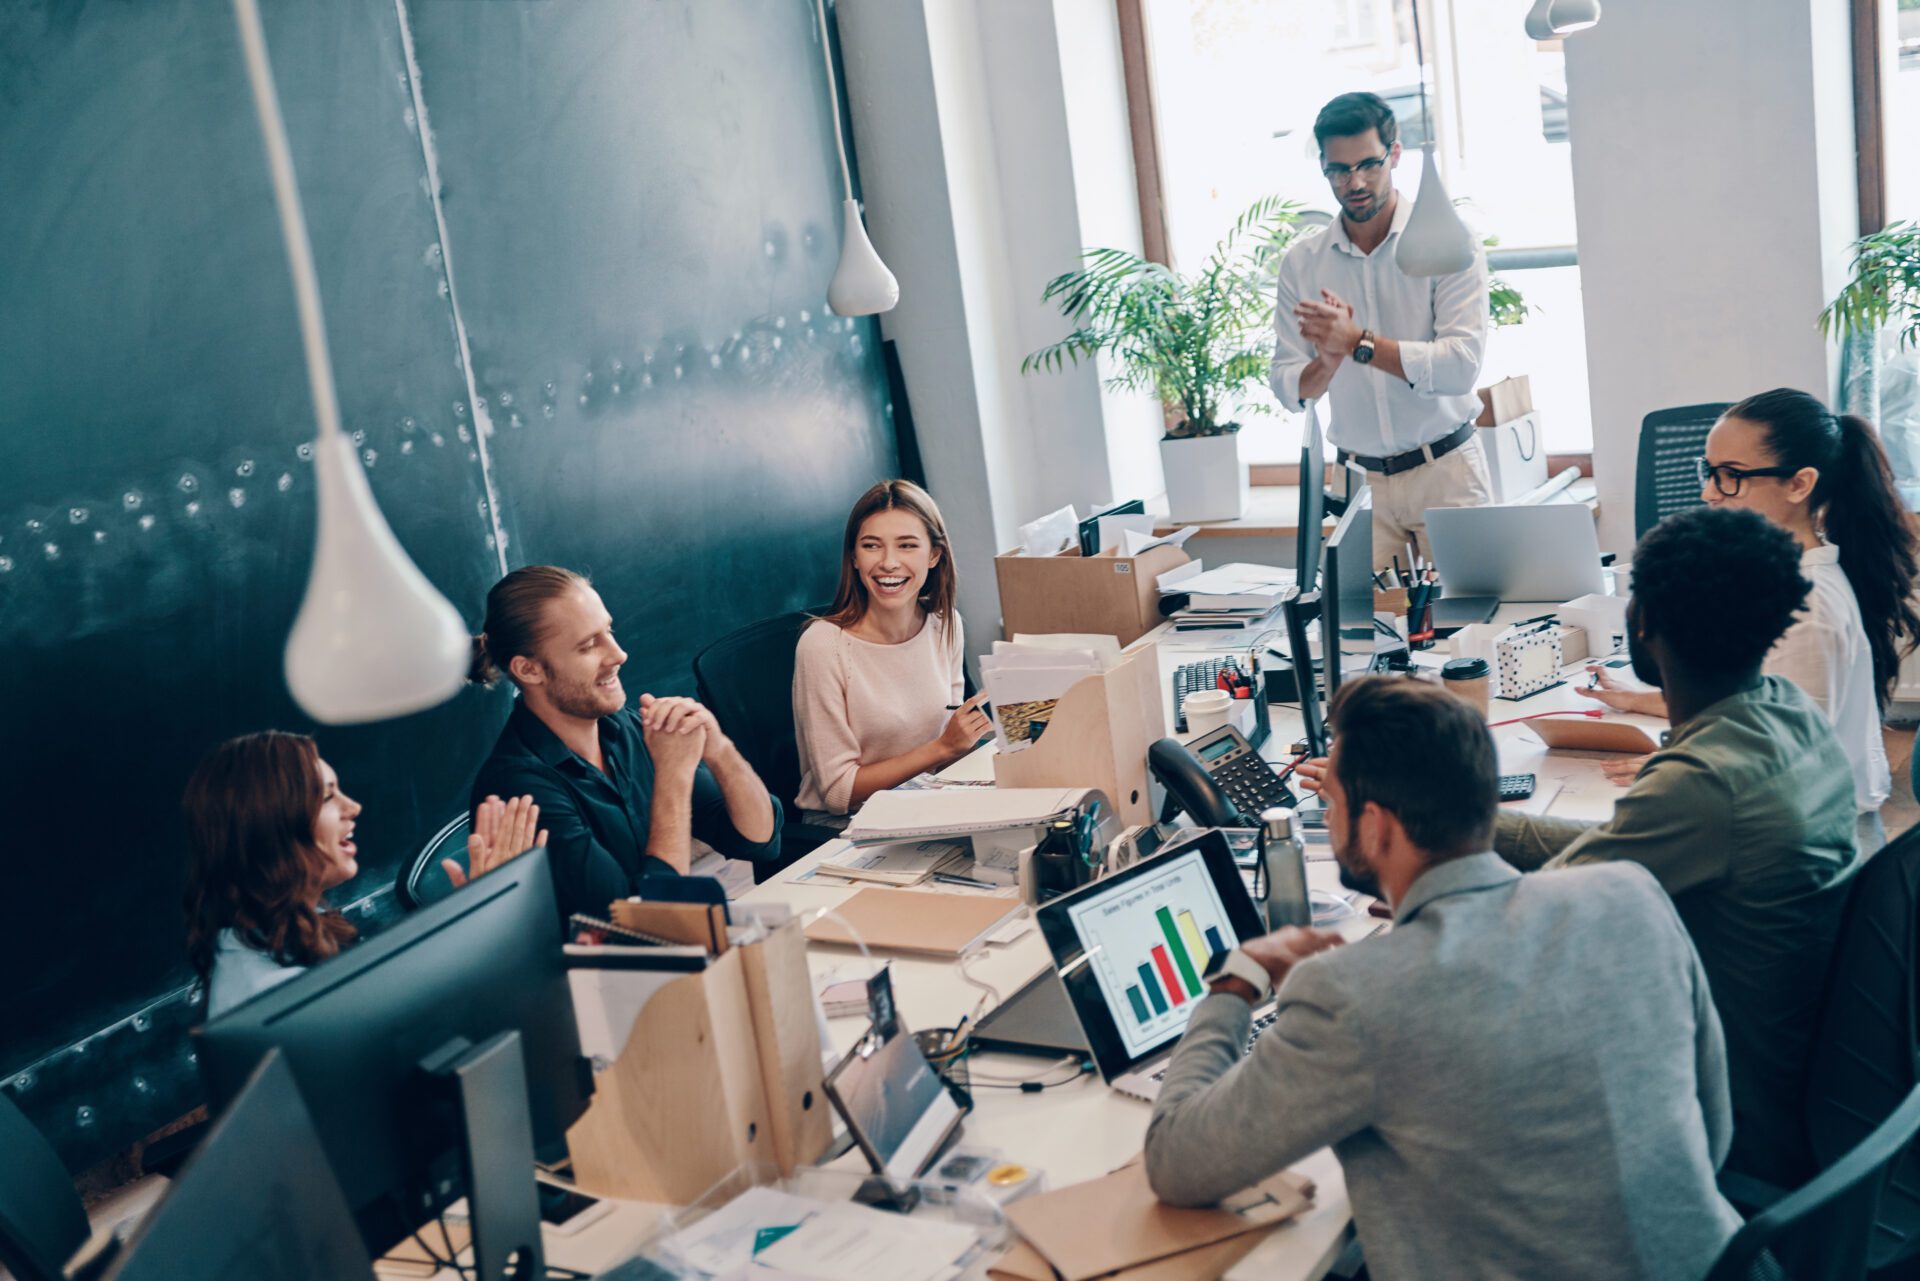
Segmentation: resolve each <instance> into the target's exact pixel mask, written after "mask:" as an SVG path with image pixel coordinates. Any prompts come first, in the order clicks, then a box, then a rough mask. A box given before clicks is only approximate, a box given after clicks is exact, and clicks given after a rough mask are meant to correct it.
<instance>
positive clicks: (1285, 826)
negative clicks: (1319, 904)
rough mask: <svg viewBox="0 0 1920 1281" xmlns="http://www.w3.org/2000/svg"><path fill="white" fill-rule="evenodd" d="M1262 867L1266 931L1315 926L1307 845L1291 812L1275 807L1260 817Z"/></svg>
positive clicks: (1261, 907)
mask: <svg viewBox="0 0 1920 1281" xmlns="http://www.w3.org/2000/svg"><path fill="white" fill-rule="evenodd" d="M1260 867H1261V871H1262V881H1263V882H1264V889H1265V893H1264V894H1263V895H1262V896H1261V899H1260V903H1259V907H1260V913H1261V915H1262V916H1264V917H1266V921H1267V928H1268V929H1269V930H1277V929H1279V928H1280V927H1281V926H1283V925H1312V924H1313V902H1312V900H1311V899H1309V898H1308V897H1307V846H1306V843H1305V842H1304V841H1302V840H1301V839H1300V826H1299V822H1298V820H1296V819H1295V817H1294V813H1293V811H1292V810H1290V809H1288V808H1287V807H1286V806H1284V805H1276V806H1274V807H1273V808H1272V809H1270V810H1264V811H1262V812H1261V815H1260Z"/></svg>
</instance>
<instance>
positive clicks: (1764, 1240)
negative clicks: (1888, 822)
mask: <svg viewBox="0 0 1920 1281" xmlns="http://www.w3.org/2000/svg"><path fill="white" fill-rule="evenodd" d="M1876 857H1878V856H1877V855H1876ZM1915 1133H1920V1087H1916V1088H1915V1089H1912V1090H1910V1091H1908V1093H1907V1096H1906V1098H1905V1099H1904V1100H1903V1101H1902V1102H1901V1104H1900V1106H1899V1107H1898V1108H1896V1109H1895V1110H1894V1112H1893V1114H1892V1115H1891V1116H1889V1117H1887V1118H1886V1119H1885V1120H1884V1121H1882V1122H1881V1123H1880V1124H1879V1125H1878V1126H1877V1127H1876V1128H1875V1129H1874V1130H1873V1131H1872V1133H1870V1134H1868V1135H1867V1137H1866V1138H1865V1139H1864V1140H1863V1141H1862V1142H1861V1143H1860V1144H1859V1146H1857V1147H1855V1148H1854V1149H1853V1150H1852V1151H1851V1152H1849V1153H1847V1154H1846V1155H1845V1156H1843V1157H1841V1158H1840V1159H1839V1160H1838V1161H1836V1162H1834V1163H1833V1164H1832V1165H1830V1166H1828V1167H1827V1168H1826V1169H1825V1170H1823V1171H1821V1172H1820V1173H1819V1174H1818V1175H1816V1176H1815V1177H1814V1180H1813V1182H1811V1183H1809V1184H1807V1185H1806V1186H1805V1187H1803V1188H1801V1189H1800V1190H1799V1191H1797V1192H1793V1193H1791V1194H1789V1195H1788V1196H1786V1197H1783V1198H1782V1199H1781V1200H1779V1201H1777V1202H1775V1203H1774V1204H1773V1205H1772V1206H1770V1207H1769V1208H1768V1209H1766V1210H1763V1211H1762V1212H1761V1213H1759V1214H1758V1215H1755V1216H1754V1217H1753V1218H1751V1219H1749V1220H1747V1222H1746V1224H1745V1226H1743V1227H1742V1228H1741V1229H1740V1230H1739V1231H1738V1232H1736V1233H1734V1234H1733V1239H1732V1240H1730V1241H1728V1242H1727V1244H1726V1248H1725V1249H1723V1250H1722V1251H1721V1252H1720V1257H1719V1258H1718V1259H1717V1260H1715V1261H1714V1265H1713V1267H1712V1268H1711V1269H1710V1270H1709V1271H1708V1272H1707V1276H1706V1281H1749V1279H1751V1281H1774V1279H1775V1278H1779V1279H1780V1281H1787V1279H1788V1278H1791V1281H1860V1279H1861V1278H1863V1277H1865V1276H1866V1275H1867V1266H1868V1262H1867V1261H1868V1259H1869V1258H1870V1257H1871V1246H1872V1244H1873V1241H1874V1238H1875V1235H1876V1231H1877V1229H1876V1226H1875V1222H1874V1217H1875V1213H1876V1210H1877V1207H1878V1206H1879V1203H1880V1199H1881V1189H1882V1188H1884V1187H1885V1186H1886V1184H1887V1180H1888V1176H1889V1175H1890V1174H1891V1173H1892V1171H1893V1168H1894V1166H1895V1165H1896V1164H1897V1163H1898V1162H1899V1161H1900V1159H1901V1157H1902V1156H1904V1155H1905V1154H1906V1151H1907V1148H1908V1146H1909V1145H1910V1144H1911V1143H1912V1142H1913V1137H1914V1135H1915Z"/></svg>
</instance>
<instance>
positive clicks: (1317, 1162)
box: [548, 604, 1617, 1281]
mask: <svg viewBox="0 0 1920 1281" xmlns="http://www.w3.org/2000/svg"><path fill="white" fill-rule="evenodd" d="M1545 608H1546V607H1543V606H1539V605H1525V604H1516V605H1511V606H1507V607H1505V608H1504V609H1503V610H1502V612H1501V614H1500V615H1496V620H1497V621H1514V620H1517V619H1522V618H1527V617H1531V616H1532V615H1535V614H1539V613H1542V612H1544V609H1545ZM1165 634H1167V628H1166V626H1165V625H1163V626H1162V627H1161V628H1160V629H1158V630H1156V631H1155V632H1151V633H1149V634H1148V635H1147V636H1145V637H1143V638H1141V640H1140V641H1138V642H1136V643H1135V644H1136V646H1137V645H1147V644H1154V643H1155V642H1156V641H1157V640H1158V639H1159V638H1160V637H1161V636H1163V635H1165ZM1183 639H1184V640H1185V641H1186V642H1187V643H1189V644H1190V643H1192V640H1193V637H1192V634H1191V633H1189V634H1188V635H1187V636H1186V637H1185V638H1183ZM1247 639H1251V638H1246V639H1242V640H1240V641H1239V648H1240V652H1244V650H1245V644H1246V640H1247ZM1231 652H1234V649H1233V646H1231V645H1229V646H1226V647H1223V648H1221V649H1217V650H1211V651H1209V650H1202V649H1194V648H1181V649H1171V648H1168V647H1164V646H1162V647H1160V648H1159V663H1160V688H1161V697H1162V700H1163V706H1165V707H1166V709H1167V711H1168V718H1167V723H1168V724H1169V725H1171V724H1172V716H1171V700H1172V693H1171V688H1170V681H1171V677H1172V673H1173V669H1174V668H1175V667H1176V666H1178V665H1179V664H1181V663H1187V662H1193V661H1195V660H1196V659H1199V658H1203V657H1208V656H1209V655H1210V654H1220V653H1231ZM1438 652H1439V651H1436V653H1438ZM1591 705H1592V704H1591V703H1590V702H1589V700H1585V699H1582V698H1580V697H1579V696H1578V695H1577V694H1575V693H1574V692H1573V688H1572V686H1571V685H1566V686H1561V687H1559V688H1557V689H1553V690H1549V691H1546V692H1544V693H1541V694H1538V695H1535V696H1534V697H1532V698H1530V699H1527V700H1525V701H1524V702H1521V703H1511V702H1508V701H1506V700H1502V699H1496V700H1494V703H1493V715H1492V719H1494V720H1502V719H1506V718H1508V717H1512V716H1524V715H1528V714H1531V713H1533V712H1540V711H1554V710H1559V709H1564V708H1571V707H1586V706H1591ZM1272 726H1273V733H1272V736H1271V737H1270V738H1269V739H1268V744H1267V747H1266V749H1265V751H1266V754H1267V755H1269V756H1272V757H1284V756H1285V754H1286V752H1287V748H1288V746H1289V745H1290V744H1291V743H1292V742H1293V741H1294V740H1295V739H1297V738H1298V737H1299V736H1300V730H1301V723H1300V716H1299V712H1298V710H1297V709H1295V708H1292V707H1287V706H1276V707H1274V708H1273V709H1272ZM1495 735H1496V739H1497V740H1498V742H1499V746H1500V760H1501V768H1502V769H1503V770H1505V771H1508V772H1532V773H1536V774H1538V775H1539V776H1540V778H1541V781H1542V783H1543V784H1545V783H1546V782H1548V781H1549V780H1552V781H1554V782H1558V783H1560V784H1561V787H1562V790H1561V792H1560V793H1559V794H1558V795H1557V796H1556V798H1555V800H1554V802H1553V804H1552V805H1551V807H1550V808H1549V809H1548V811H1547V812H1549V813H1551V814H1554V815H1556V816H1560V817H1570V818H1604V817H1606V815H1607V814H1608V813H1610V812H1611V810H1612V806H1613V797H1614V796H1615V795H1616V794H1617V789H1616V788H1615V786H1614V784H1612V783H1611V782H1609V781H1608V780H1607V779H1606V778H1605V776H1604V775H1603V774H1601V772H1600V768H1599V758H1597V757H1584V756H1567V755H1561V756H1556V757H1553V758H1548V756H1547V754H1546V751H1545V747H1544V745H1543V744H1541V743H1540V742H1539V741H1538V740H1537V739H1534V738H1533V737H1532V736H1531V735H1529V734H1526V733H1524V732H1523V730H1522V729H1521V727H1520V726H1517V725H1516V726H1506V727H1503V728H1501V729H1499V730H1496V731H1495ZM946 774H947V775H948V776H949V777H955V778H991V777H992V759H991V749H983V750H981V751H978V752H975V753H974V754H973V755H972V756H971V757H968V758H967V759H966V760H963V761H961V762H960V763H959V764H957V765H955V766H953V767H951V768H950V769H949V770H947V771H946ZM842 848H844V845H843V844H842V843H841V842H838V841H834V842H830V843H829V844H828V845H826V846H823V847H822V848H821V849H819V850H816V851H815V852H814V853H812V854H811V855H809V856H808V857H806V858H805V859H802V860H801V861H800V862H798V863H796V864H795V865H794V866H793V867H791V868H789V869H787V870H786V871H785V872H783V873H782V874H781V875H780V876H779V877H778V878H776V879H775V880H772V881H769V882H768V883H766V884H765V885H761V886H758V887H756V888H755V889H754V890H753V891H752V892H751V893H749V894H747V895H746V896H745V901H747V902H756V903H779V904H784V905H786V906H788V907H790V908H793V909H794V910H795V911H799V912H809V913H810V912H813V911H816V910H819V909H822V908H831V907H835V906H837V905H838V904H839V903H841V902H842V901H844V900H845V899H847V898H848V897H850V896H851V895H852V894H854V893H856V892H857V889H858V887H855V886H849V885H844V884H839V883H835V882H830V881H824V880H813V881H801V880H798V879H797V878H798V877H800V876H802V875H804V874H805V873H807V872H808V871H810V870H812V869H813V868H814V867H816V866H817V865H818V864H819V863H820V862H821V861H822V860H823V859H825V858H827V857H830V856H831V855H832V854H833V853H834V852H835V851H837V850H840V849H842ZM1308 879H1309V881H1310V882H1311V883H1312V884H1313V885H1314V886H1315V887H1316V888H1322V889H1330V888H1333V887H1334V886H1335V885H1336V884H1337V880H1338V876H1337V870H1336V869H1335V867H1334V865H1333V864H1331V863H1329V862H1324V861H1317V862H1313V863H1309V865H1308ZM1373 924H1374V923H1373V922H1372V921H1370V920H1369V919H1367V918H1365V917H1361V918H1358V919H1355V920H1352V921H1350V922H1348V923H1346V924H1345V925H1344V926H1343V927H1342V932H1343V933H1347V934H1348V936H1349V937H1350V938H1358V937H1361V936H1364V935H1365V934H1366V933H1368V932H1369V931H1370V930H1371V929H1372V927H1373ZM807 959H808V964H809V965H810V967H811V968H812V970H813V972H814V974H815V976H816V977H818V976H820V975H822V974H824V973H827V972H829V971H839V972H841V973H843V974H845V975H847V976H849V977H851V976H853V975H855V974H858V973H861V972H863V970H862V967H863V964H864V963H863V962H862V960H861V958H860V955H859V953H857V952H854V951H852V950H850V949H846V948H834V947H810V948H809V949H808V954H807ZM889 959H890V960H891V963H892V968H893V986H894V992H895V996H896V999H897V1001H898V1004H899V1008H900V1012H901V1014H902V1016H903V1018H904V1019H905V1020H906V1021H907V1023H908V1025H909V1026H911V1027H942V1026H952V1025H953V1024H954V1023H955V1022H956V1021H957V1020H958V1019H959V1017H960V1016H961V1015H962V1014H964V1013H966V1012H967V1011H969V1010H971V1009H972V1008H973V1006H974V1004H975V1002H976V1001H977V1000H978V999H979V996H980V993H979V992H978V990H976V989H975V988H973V987H971V986H969V985H968V984H967V983H966V982H965V980H964V979H962V977H961V975H960V972H959V967H958V966H957V965H955V964H952V963H948V962H944V961H936V960H930V959H925V958H917V957H907V956H894V957H891V958H889ZM1049 964H1050V957H1049V954H1048V952H1047V947H1046V944H1045V943H1044V942H1043V941H1042V939H1041V937H1040V934H1039V931H1038V929H1037V927H1030V928H1029V929H1028V930H1027V931H1026V932H1025V933H1023V934H1021V935H1020V936H1019V937H1018V938H1015V939H1013V940H1012V941H1011V942H1008V943H1005V944H994V945H991V946H989V947H987V948H986V949H984V951H983V952H981V953H980V954H978V955H977V956H976V957H974V958H970V959H969V961H968V964H967V971H968V973H969V974H970V975H971V976H972V977H974V978H976V979H978V980H980V981H982V982H985V983H989V984H991V985H992V986H993V987H995V988H996V989H998V990H999V992H1000V994H1001V995H1002V996H1010V995H1012V993H1013V992H1014V991H1015V990H1016V989H1018V988H1019V987H1020V986H1021V985H1022V984H1023V983H1025V982H1026V981H1027V980H1028V979H1030V978H1032V977H1033V976H1034V975H1035V974H1038V973H1039V972H1040V971H1041V970H1042V969H1044V968H1046V967H1047V966H1048V965H1049ZM829 1028H830V1030H831V1033H832V1036H833V1042H834V1045H833V1048H834V1049H835V1050H837V1051H839V1052H842V1053H844V1052H845V1051H846V1050H847V1049H848V1048H849V1047H850V1046H851V1045H852V1043H853V1041H854V1040H855V1038H857V1037H858V1036H859V1035H860V1033H861V1032H863V1031H864V1030H865V1028H866V1022H865V1019H864V1018H862V1017H853V1018H840V1019H834V1020H832V1021H831V1022H830V1023H829ZM973 1062H974V1064H975V1066H976V1067H978V1068H980V1069H982V1070H985V1071H988V1072H992V1073H994V1074H996V1075H1003V1076H1028V1075H1032V1074H1033V1073H1035V1072H1036V1071H1038V1069H1039V1068H1040V1066H1041V1065H1042V1064H1043V1063H1044V1062H1045V1060H1042V1059H1039V1058H1033V1057H1024V1056H1017V1055H1002V1054H981V1055H979V1056H977V1058H976V1059H975V1060H974V1061H973ZM1150 1114H1151V1108H1150V1106H1149V1105H1148V1104H1145V1103H1141V1102H1138V1101H1136V1100H1133V1099H1128V1098H1123V1097H1122V1096H1120V1095H1118V1094H1116V1093H1114V1092H1113V1091H1111V1090H1109V1089H1107V1088H1106V1086H1105V1085H1104V1084H1103V1083H1102V1082H1101V1081H1100V1079H1099V1077H1098V1075H1097V1074H1095V1075H1087V1076H1083V1077H1081V1078H1079V1079H1078V1080H1077V1081H1074V1082H1073V1083H1071V1084H1068V1085H1064V1086H1061V1087H1059V1088H1056V1089H1049V1090H1046V1091H1044V1092H1042V1093H1040V1094H1023V1093H1021V1092H1020V1091H1018V1090H1013V1089H980V1090H976V1091H975V1111H974V1113H973V1114H972V1116H970V1117H969V1118H968V1119H967V1124H966V1131H965V1135H964V1140H963V1141H965V1142H967V1143H971V1144H975V1145H981V1146H987V1147H992V1148H997V1149H999V1150H1000V1151H1002V1152H1003V1153H1005V1155H1006V1157H1007V1158H1008V1159H1009V1160H1014V1161H1019V1162H1022V1163H1024V1164H1027V1165H1031V1166H1034V1167H1037V1168H1039V1169H1042V1170H1044V1171H1045V1172H1046V1175H1047V1180H1048V1186H1049V1187H1061V1186H1064V1185H1066V1184H1069V1183H1077V1182H1080V1181H1082V1180H1086V1179H1091V1178H1096V1177H1098V1176H1100V1175H1102V1174H1105V1173H1107V1172H1108V1171H1109V1170H1111V1169H1113V1168H1114V1167H1116V1166H1118V1165H1120V1164H1122V1163H1124V1162H1125V1161H1127V1160H1128V1159H1130V1158H1132V1157H1133V1156H1134V1155H1136V1154H1137V1153H1138V1152H1139V1151H1140V1147H1141V1143H1142V1141H1143V1139H1144V1138H1145V1134H1146V1128H1147V1119H1148V1117H1149V1116H1150ZM1293 1168H1294V1169H1295V1170H1297V1171H1299V1172H1300V1173H1302V1174H1304V1175H1306V1176H1307V1177H1308V1178H1310V1179H1312V1180H1313V1182H1314V1184H1315V1186H1316V1189H1317V1192H1316V1196H1315V1200H1314V1205H1313V1208H1312V1209H1311V1210H1310V1211H1309V1212H1308V1213H1306V1214H1305V1215H1303V1216H1301V1217H1300V1218H1298V1219H1296V1220H1294V1221H1293V1222H1291V1223H1288V1224H1286V1225H1283V1226H1282V1227H1280V1228H1278V1229H1276V1230H1275V1231H1274V1232H1273V1233H1271V1234H1270V1235H1269V1236H1268V1237H1267V1239H1266V1240H1265V1241H1263V1242H1262V1243H1261V1244H1260V1246H1259V1247H1258V1248H1256V1249H1255V1250H1254V1251H1253V1252H1252V1253H1251V1254H1249V1255H1248V1256H1247V1257H1246V1258H1245V1259H1244V1260H1242V1261H1241V1263H1240V1264H1239V1265H1238V1266H1237V1267H1235V1268H1234V1269H1233V1270H1232V1271H1230V1272H1229V1273H1228V1274H1227V1276H1228V1277H1229V1278H1254V1277H1259V1278H1268V1279H1277V1281H1292V1279H1294V1278H1299V1279H1300V1281H1318V1279H1319V1278H1321V1277H1324V1276H1325V1275H1326V1274H1327V1270H1328V1269H1329V1268H1330V1267H1331V1266H1332V1265H1333V1263H1334V1261H1335V1260H1336V1259H1337V1258H1338V1257H1339V1256H1340V1253H1341V1252H1342V1250H1344V1249H1345V1247H1346V1245H1347V1243H1348V1242H1349V1241H1350V1240H1351V1239H1352V1235H1353V1226H1352V1215H1351V1210H1350V1207H1349V1204H1348V1201H1347V1192H1346V1182H1345V1180H1344V1178H1343V1177H1342V1174H1341V1170H1340V1165H1339V1163H1338V1162H1337V1161H1336V1160H1335V1159H1334V1157H1333V1154H1332V1152H1331V1151H1330V1150H1327V1149H1322V1150H1321V1151H1319V1152H1316V1153H1314V1154H1313V1155H1311V1156H1309V1157H1307V1158H1306V1159H1305V1160H1303V1161H1301V1162H1299V1163H1298V1164H1297V1165H1295V1166H1294V1167H1293ZM658 1215H659V1211H658V1209H657V1208H653V1207H642V1206H635V1205H621V1206H619V1207H617V1208H616V1211H615V1213H614V1214H612V1215H609V1216H607V1217H606V1218H604V1219H602V1220H600V1221H599V1222H598V1223H595V1224H593V1225H590V1226H589V1227H587V1228H586V1229H584V1230H583V1231H582V1232H581V1233H580V1234H579V1235H578V1236H577V1237H574V1238H553V1239H550V1241H549V1254H548V1258H549V1261H550V1262H553V1263H557V1264H561V1265H563V1266H567V1267H575V1268H581V1269H594V1268H604V1267H607V1266H610V1265H611V1264H613V1263H615V1262H617V1261H619V1260H620V1259H622V1258H624V1257H627V1256H628V1255H630V1254H631V1253H632V1252H633V1250H634V1249H635V1248H637V1246H638V1245H639V1243H640V1242H641V1241H642V1240H644V1239H645V1237H646V1236H647V1235H648V1234H649V1233H650V1231H651V1230H652V1229H653V1227H654V1225H655V1224H656V1222H657V1219H658Z"/></svg>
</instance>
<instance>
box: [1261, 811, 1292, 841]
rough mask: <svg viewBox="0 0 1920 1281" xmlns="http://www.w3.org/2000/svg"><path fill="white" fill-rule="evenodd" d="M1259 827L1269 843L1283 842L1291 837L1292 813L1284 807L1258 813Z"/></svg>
mask: <svg viewBox="0 0 1920 1281" xmlns="http://www.w3.org/2000/svg"><path fill="white" fill-rule="evenodd" d="M1260 826H1261V828H1262V829H1263V830H1264V832H1265V835H1266V838H1267V839H1268V840H1270V841H1285V840H1290V839H1292V837H1293V811H1292V810H1290V809H1288V808H1287V807H1286V806H1284V805H1276V806H1274V807H1273V808H1272V809H1268V810H1261V811H1260Z"/></svg>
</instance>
